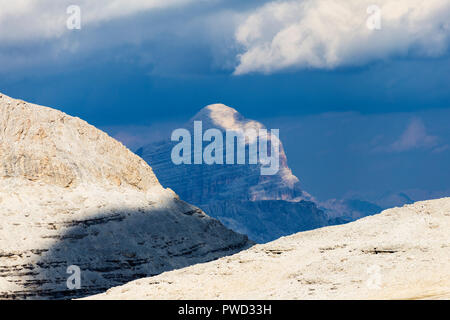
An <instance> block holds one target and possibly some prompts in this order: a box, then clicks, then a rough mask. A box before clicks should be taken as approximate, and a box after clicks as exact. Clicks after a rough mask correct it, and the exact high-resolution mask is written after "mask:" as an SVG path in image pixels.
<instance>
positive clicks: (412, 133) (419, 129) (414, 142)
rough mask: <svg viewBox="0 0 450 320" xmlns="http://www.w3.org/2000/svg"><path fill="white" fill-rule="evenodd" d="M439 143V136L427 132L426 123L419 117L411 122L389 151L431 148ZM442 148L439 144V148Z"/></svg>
mask: <svg viewBox="0 0 450 320" xmlns="http://www.w3.org/2000/svg"><path fill="white" fill-rule="evenodd" d="M437 145H438V137H435V136H431V135H429V134H428V133H427V129H426V128H425V125H424V123H423V122H422V120H420V119H419V118H414V119H412V120H411V122H410V123H409V125H408V127H407V128H406V130H405V131H404V132H403V133H402V135H401V136H400V138H399V139H398V140H397V141H395V142H394V143H392V144H391V145H390V146H389V147H388V150H389V151H394V152H402V151H408V150H414V149H422V148H423V149H429V148H433V147H436V146H437ZM440 148H442V146H439V147H438V148H437V149H440Z"/></svg>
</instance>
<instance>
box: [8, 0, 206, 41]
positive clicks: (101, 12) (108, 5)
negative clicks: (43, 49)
mask: <svg viewBox="0 0 450 320" xmlns="http://www.w3.org/2000/svg"><path fill="white" fill-rule="evenodd" d="M191 2H194V0H95V1H93V0H75V1H73V0H58V1H54V0H39V1H37V0H14V1H11V0H0V41H1V42H2V45H5V44H17V43H21V42H26V41H30V40H40V39H52V38H57V37H60V36H61V35H63V34H64V33H65V32H67V31H68V30H67V27H66V21H67V19H68V17H69V15H68V14H67V11H66V10H67V8H68V7H69V6H70V5H77V6H79V7H80V8H81V18H82V19H81V21H82V26H83V27H85V26H89V25H92V24H98V23H101V22H105V21H109V20H112V19H117V18H122V17H126V16H130V15H133V14H136V13H139V12H143V11H148V10H154V9H166V8H171V7H177V6H181V5H184V4H187V3H191ZM197 2H198V0H197Z"/></svg>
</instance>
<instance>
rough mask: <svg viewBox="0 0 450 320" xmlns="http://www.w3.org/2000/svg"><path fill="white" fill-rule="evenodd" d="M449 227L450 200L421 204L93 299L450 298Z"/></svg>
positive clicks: (139, 282)
mask: <svg viewBox="0 0 450 320" xmlns="http://www.w3.org/2000/svg"><path fill="white" fill-rule="evenodd" d="M449 230H450V198H444V199H439V200H431V201H424V202H417V203H415V204H412V205H406V206H404V207H402V208H393V209H389V210H385V211H383V212H382V213H381V214H378V215H374V216H370V217H366V218H363V219H361V220H358V221H356V222H352V223H349V224H346V225H341V226H333V227H326V228H322V229H318V230H313V231H307V232H301V233H298V234H295V235H292V236H289V237H285V238H281V239H279V240H276V241H274V242H270V243H267V244H265V245H256V246H254V247H252V248H250V249H248V250H246V251H242V252H240V253H238V254H235V255H233V256H231V257H224V258H221V259H219V260H217V261H213V262H209V263H204V264H199V265H195V266H191V267H187V268H184V269H180V270H176V271H171V272H166V273H163V274H161V275H159V276H156V277H151V278H146V279H139V280H136V281H134V282H130V283H128V284H126V285H124V286H120V287H116V288H112V289H109V290H108V291H107V292H105V293H103V294H100V295H97V296H93V297H89V299H450V233H449ZM198 288H201V290H199V289H198Z"/></svg>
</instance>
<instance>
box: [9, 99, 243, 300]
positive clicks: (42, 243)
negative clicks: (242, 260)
mask: <svg viewBox="0 0 450 320" xmlns="http://www.w3.org/2000/svg"><path fill="white" fill-rule="evenodd" d="M0 218H1V219H0V298H6V299H7V298H73V297H81V296H84V295H89V294H94V293H98V292H102V291H104V290H106V289H108V288H110V287H112V286H116V285H120V284H123V283H125V282H128V281H131V280H133V279H136V278H140V277H145V276H151V275H156V274H159V273H161V272H164V271H168V270H172V269H176V268H181V267H185V266H188V265H191V264H195V263H199V262H205V261H210V260H213V259H216V258H219V257H222V256H225V255H229V254H233V253H236V252H238V251H240V250H242V249H244V248H248V247H249V246H250V245H251V242H249V240H248V238H247V237H246V236H244V235H241V234H237V233H235V232H233V231H231V230H229V229H227V228H225V227H224V226H223V225H222V224H221V223H220V222H219V221H217V220H215V219H212V218H210V217H209V216H207V215H205V213H204V212H202V211H201V210H200V209H199V208H197V207H194V206H192V205H190V204H188V203H186V202H184V201H182V200H180V198H179V197H178V196H177V195H176V194H175V193H174V192H173V191H171V190H170V189H164V188H163V187H162V186H161V185H160V184H159V182H158V179H157V178H156V176H155V174H154V173H153V171H152V169H151V167H150V166H149V165H148V164H147V163H146V162H145V161H143V160H142V159H141V158H139V157H138V156H136V155H135V154H133V153H132V152H131V151H129V150H128V149H127V148H125V147H124V146H123V145H122V144H121V143H119V142H118V141H116V140H114V139H112V138H110V137H109V136H108V135H107V134H106V133H103V132H101V131H99V130H97V129H96V128H95V127H93V126H91V125H89V124H88V123H86V122H85V121H83V120H80V119H78V118H74V117H70V116H68V115H67V114H64V113H62V112H60V111H57V110H54V109H51V108H47V107H42V106H38V105H34V104H31V103H26V102H24V101H21V100H15V99H12V98H10V97H7V96H5V95H2V94H0ZM69 266H76V267H78V268H79V269H80V271H81V274H80V275H81V287H80V288H79V289H69V288H68V286H67V279H68V277H69V276H70V274H68V270H69V271H70V268H69V269H68V267H69Z"/></svg>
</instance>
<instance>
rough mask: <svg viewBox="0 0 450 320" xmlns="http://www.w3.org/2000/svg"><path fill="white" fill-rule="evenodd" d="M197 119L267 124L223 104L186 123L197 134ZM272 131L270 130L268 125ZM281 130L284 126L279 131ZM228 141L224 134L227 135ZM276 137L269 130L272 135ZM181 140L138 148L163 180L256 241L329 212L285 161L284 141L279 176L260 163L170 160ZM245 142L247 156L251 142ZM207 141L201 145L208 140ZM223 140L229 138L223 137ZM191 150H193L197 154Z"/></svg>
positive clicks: (208, 124)
mask: <svg viewBox="0 0 450 320" xmlns="http://www.w3.org/2000/svg"><path fill="white" fill-rule="evenodd" d="M194 121H201V122H202V127H203V132H205V131H206V130H207V129H211V128H214V129H219V130H220V131H221V132H223V133H225V131H226V130H230V131H239V130H242V131H246V130H247V129H254V130H256V132H259V129H264V128H265V126H264V125H263V124H261V123H260V122H258V121H255V120H249V119H246V118H244V117H243V116H242V115H241V114H240V113H239V112H237V111H236V110H235V109H233V108H231V107H228V106H225V105H223V104H213V105H209V106H207V107H205V108H203V109H202V110H200V111H199V112H198V113H197V114H196V115H195V116H194V117H193V118H191V119H190V120H189V121H188V122H187V123H186V124H185V125H184V126H183V127H182V128H185V129H188V130H189V131H190V132H191V135H192V136H193V127H194V126H193V123H194ZM267 129H268V130H269V133H270V129H276V128H267ZM280 134H282V130H281V132H280ZM223 137H224V140H225V134H224V135H223ZM273 139H277V138H276V137H275V136H272V135H269V140H273ZM177 143H178V142H172V141H170V136H169V137H168V138H167V139H166V140H165V141H160V142H157V143H152V144H150V145H147V146H144V147H142V148H140V149H139V150H138V151H136V153H137V154H139V155H141V156H142V157H143V159H144V160H146V161H147V162H148V163H150V164H151V165H152V168H153V170H155V173H156V174H157V176H158V178H159V180H160V182H161V184H162V185H163V186H165V187H169V188H171V189H173V190H174V191H175V192H176V193H177V194H179V195H180V197H181V198H183V199H185V200H186V201H188V202H190V203H192V204H195V205H196V206H199V207H200V208H201V209H203V210H204V211H205V212H206V213H207V214H209V215H211V216H212V217H214V218H217V219H219V220H220V221H221V222H222V223H224V224H225V225H226V226H227V227H229V228H232V229H233V230H235V231H237V232H240V233H244V234H247V235H248V236H249V238H250V239H252V240H255V241H257V242H268V241H271V240H274V239H277V238H279V237H281V236H284V235H289V234H292V233H296V232H299V231H304V230H310V229H314V228H318V227H321V226H324V225H325V224H326V223H327V218H326V215H325V214H324V213H323V212H322V211H321V210H319V209H318V208H317V206H316V204H315V203H314V199H313V198H312V197H311V196H310V195H309V194H308V193H307V192H305V191H304V190H302V188H301V186H300V181H299V179H298V178H297V177H296V176H295V175H293V173H292V171H291V169H290V168H289V167H288V164H287V157H286V154H285V152H284V148H283V145H282V143H281V142H279V145H280V166H279V171H278V173H277V174H275V175H271V176H269V175H266V176H264V175H261V170H260V169H261V164H260V163H258V164H248V163H249V162H248V159H247V161H246V164H245V165H242V164H234V165H231V164H224V165H222V164H213V165H208V164H201V165H200V164H195V165H194V164H187V165H185V164H181V165H175V164H174V163H173V162H172V159H171V151H172V148H173V147H174V146H175V145H176V144H177ZM251 143H255V142H254V141H247V146H246V148H247V156H248V150H249V144H251ZM208 144H209V143H208V142H204V143H203V147H205V146H206V145H208ZM224 144H225V141H224ZM193 151H194V150H193V149H192V154H193Z"/></svg>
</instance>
